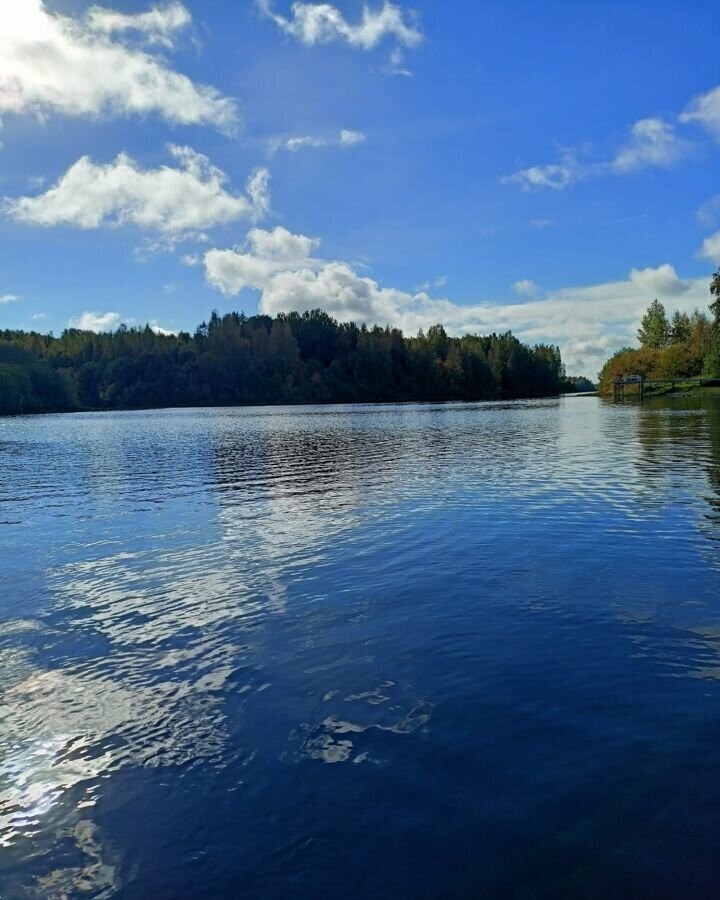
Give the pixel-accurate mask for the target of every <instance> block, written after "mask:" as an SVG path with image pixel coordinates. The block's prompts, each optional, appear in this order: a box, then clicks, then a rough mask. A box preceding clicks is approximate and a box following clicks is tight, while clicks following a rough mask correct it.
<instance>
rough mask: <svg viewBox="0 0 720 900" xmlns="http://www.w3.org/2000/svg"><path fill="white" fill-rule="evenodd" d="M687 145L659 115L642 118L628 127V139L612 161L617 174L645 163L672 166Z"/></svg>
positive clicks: (643, 165)
mask: <svg viewBox="0 0 720 900" xmlns="http://www.w3.org/2000/svg"><path fill="white" fill-rule="evenodd" d="M688 150H689V145H688V143H687V142H686V141H683V140H681V139H680V138H679V137H678V136H677V135H676V134H675V129H674V128H673V126H672V125H670V124H669V123H668V122H664V121H663V120H662V119H641V120H640V121H639V122H636V123H635V124H634V125H633V126H632V128H631V129H630V140H629V141H628V143H627V144H625V146H624V147H621V148H620V150H619V151H618V153H617V155H616V157H615V159H614V160H613V162H612V168H613V171H615V172H617V173H618V174H624V173H626V172H636V171H638V170H640V169H645V168H647V167H648V166H654V167H657V168H665V167H667V166H672V165H673V164H674V163H676V162H678V160H680V159H682V157H683V156H685V154H686V153H687V152H688Z"/></svg>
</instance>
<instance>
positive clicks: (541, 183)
mask: <svg viewBox="0 0 720 900" xmlns="http://www.w3.org/2000/svg"><path fill="white" fill-rule="evenodd" d="M581 177H582V170H581V169H580V168H579V167H578V166H577V164H576V163H575V161H574V160H572V159H570V158H567V159H566V161H565V162H563V163H550V164H548V165H544V166H531V167H530V168H529V169H521V170H520V171H519V172H513V174H512V175H505V176H504V177H503V178H501V181H502V182H503V184H511V183H515V184H519V185H520V187H521V188H522V189H523V190H524V191H529V190H531V189H532V188H538V187H544V188H552V189H553V190H555V191H562V190H563V189H564V188H566V187H567V186H568V185H569V184H572V183H573V182H574V181H579V180H580V178H581Z"/></svg>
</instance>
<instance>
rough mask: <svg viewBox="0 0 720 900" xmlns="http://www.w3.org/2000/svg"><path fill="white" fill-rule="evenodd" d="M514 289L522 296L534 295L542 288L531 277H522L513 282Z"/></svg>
mask: <svg viewBox="0 0 720 900" xmlns="http://www.w3.org/2000/svg"><path fill="white" fill-rule="evenodd" d="M513 290H514V291H515V293H516V294H520V296H521V297H534V296H535V294H537V292H538V291H539V290H540V288H539V287H538V285H537V284H535V282H534V281H532V280H531V279H530V278H521V279H520V281H516V282H515V283H514V284H513Z"/></svg>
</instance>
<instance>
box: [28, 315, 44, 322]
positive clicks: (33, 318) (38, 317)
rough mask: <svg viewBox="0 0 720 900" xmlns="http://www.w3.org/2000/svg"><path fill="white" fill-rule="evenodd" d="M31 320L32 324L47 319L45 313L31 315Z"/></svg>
mask: <svg viewBox="0 0 720 900" xmlns="http://www.w3.org/2000/svg"><path fill="white" fill-rule="evenodd" d="M31 318H32V320H33V322H41V321H42V320H43V319H47V313H33V315H32V317H31Z"/></svg>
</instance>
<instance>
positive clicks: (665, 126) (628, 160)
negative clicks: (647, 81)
mask: <svg viewBox="0 0 720 900" xmlns="http://www.w3.org/2000/svg"><path fill="white" fill-rule="evenodd" d="M691 149H692V145H691V144H690V143H689V142H688V141H685V140H683V139H682V138H680V137H678V135H677V134H676V133H675V129H674V128H673V126H672V125H670V124H669V123H668V122H665V121H664V120H663V119H657V118H652V119H641V120H640V121H638V122H635V124H634V125H633V126H632V128H631V129H630V136H629V139H628V140H627V142H626V143H625V144H624V145H623V146H622V147H620V148H619V150H618V151H617V152H616V153H615V155H614V156H613V158H612V159H611V160H610V161H609V162H608V161H600V162H580V161H578V160H577V159H576V157H575V156H574V155H573V154H572V153H568V152H565V153H564V154H563V156H562V159H561V161H560V162H558V163H548V164H545V165H537V166H530V167H529V168H527V169H520V170H519V171H518V172H513V173H512V174H511V175H505V176H504V177H503V178H501V179H500V180H501V181H502V182H503V183H505V184H517V185H519V186H520V187H521V188H522V189H523V190H525V191H528V190H532V189H533V188H551V189H552V190H556V191H562V190H564V189H565V188H566V187H568V186H569V185H571V184H575V183H577V182H579V181H585V180H586V179H588V178H598V177H601V176H604V175H627V174H629V173H631V172H639V171H641V170H643V169H647V168H668V167H669V166H672V165H674V164H675V163H677V162H679V161H680V160H681V159H683V157H685V156H687V155H688V153H689V152H690V150H691Z"/></svg>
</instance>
